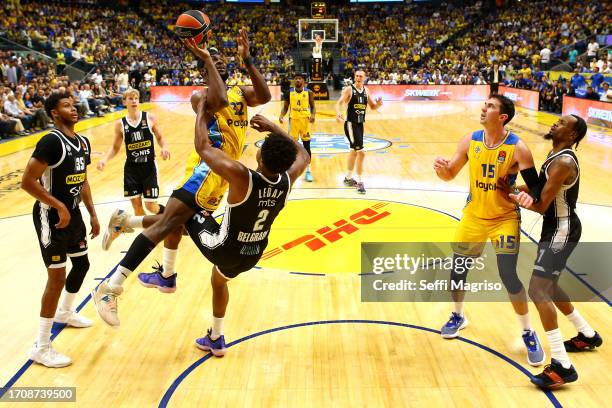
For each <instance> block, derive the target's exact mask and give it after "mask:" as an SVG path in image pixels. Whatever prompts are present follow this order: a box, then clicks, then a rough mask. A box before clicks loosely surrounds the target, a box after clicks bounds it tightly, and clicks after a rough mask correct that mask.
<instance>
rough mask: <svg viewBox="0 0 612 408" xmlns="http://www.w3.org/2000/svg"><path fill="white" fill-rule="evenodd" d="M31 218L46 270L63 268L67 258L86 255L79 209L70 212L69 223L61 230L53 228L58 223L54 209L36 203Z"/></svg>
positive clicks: (85, 241)
mask: <svg viewBox="0 0 612 408" xmlns="http://www.w3.org/2000/svg"><path fill="white" fill-rule="evenodd" d="M32 217H33V219H34V228H35V229H36V236H37V237H38V243H39V245H40V252H41V253H42V258H43V261H44V262H45V266H46V267H47V268H63V267H64V266H66V258H67V257H71V258H75V257H77V256H83V255H87V230H86V229H85V223H84V222H83V217H82V216H81V210H80V209H78V208H76V209H74V210H71V211H70V223H69V224H68V226H67V227H66V228H61V229H57V228H55V224H57V223H58V222H59V216H58V215H57V210H56V209H55V208H43V207H42V206H41V205H40V202H38V201H37V202H36V203H35V204H34V209H33V210H32Z"/></svg>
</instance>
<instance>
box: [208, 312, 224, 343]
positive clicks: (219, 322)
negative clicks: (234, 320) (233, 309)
mask: <svg viewBox="0 0 612 408" xmlns="http://www.w3.org/2000/svg"><path fill="white" fill-rule="evenodd" d="M223 319H224V318H223V317H215V316H213V326H212V333H211V334H210V338H211V339H213V340H217V339H218V338H219V337H221V335H222V334H223Z"/></svg>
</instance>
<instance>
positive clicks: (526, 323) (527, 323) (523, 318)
mask: <svg viewBox="0 0 612 408" xmlns="http://www.w3.org/2000/svg"><path fill="white" fill-rule="evenodd" d="M516 316H517V317H518V319H519V322H520V323H521V327H522V328H523V331H528V332H531V319H529V312H527V313H525V314H524V315H516Z"/></svg>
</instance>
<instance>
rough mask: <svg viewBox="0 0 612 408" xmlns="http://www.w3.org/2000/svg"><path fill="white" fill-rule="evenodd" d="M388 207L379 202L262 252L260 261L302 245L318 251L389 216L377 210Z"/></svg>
mask: <svg viewBox="0 0 612 408" xmlns="http://www.w3.org/2000/svg"><path fill="white" fill-rule="evenodd" d="M387 205H389V203H384V202H379V203H376V204H374V205H373V206H371V207H368V208H365V209H363V210H361V211H357V212H356V213H354V214H352V215H350V216H349V217H348V218H349V220H346V219H340V220H338V221H336V222H334V223H333V225H334V227H335V228H333V229H332V227H329V226H324V227H322V228H319V229H317V230H316V231H315V232H314V233H313V234H306V235H302V236H301V237H299V238H296V239H294V240H293V241H290V242H287V243H286V244H283V245H281V246H280V247H277V248H273V249H270V250H268V251H266V252H264V254H263V256H262V257H261V259H262V260H266V259H270V258H272V257H274V256H276V255H279V254H281V253H283V252H284V251H289V250H291V249H292V248H295V247H297V246H299V245H302V244H304V245H305V246H306V247H308V248H309V249H310V250H311V251H313V252H314V251H318V250H319V249H321V248H323V247H324V246H326V245H328V244H333V243H334V242H336V241H338V240H340V239H342V238H344V236H345V235H342V234H343V233H344V234H346V235H350V234H353V233H355V232H357V231H359V229H360V228H359V227H360V226H362V225H369V224H373V223H375V222H377V221H379V220H381V219H383V218H385V217H388V216H389V215H391V213H390V212H389V211H382V212H379V211H378V210H379V209H381V208H383V207H385V206H387Z"/></svg>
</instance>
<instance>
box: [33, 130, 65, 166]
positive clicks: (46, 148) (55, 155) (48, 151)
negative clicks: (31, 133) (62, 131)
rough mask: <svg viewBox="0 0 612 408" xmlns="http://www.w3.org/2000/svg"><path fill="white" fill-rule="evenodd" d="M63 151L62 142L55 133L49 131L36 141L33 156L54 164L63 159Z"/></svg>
mask: <svg viewBox="0 0 612 408" xmlns="http://www.w3.org/2000/svg"><path fill="white" fill-rule="evenodd" d="M62 153H63V147H62V142H60V140H59V139H58V137H57V136H55V135H54V134H51V133H48V134H46V135H45V136H43V137H42V138H41V139H40V140H39V141H38V143H36V148H35V149H34V152H33V153H32V157H33V158H35V159H38V160H40V161H42V162H45V163H47V165H48V166H54V165H56V164H57V163H58V162H59V161H60V160H61V158H62Z"/></svg>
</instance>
